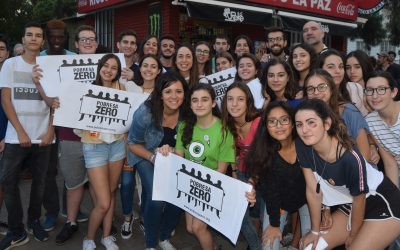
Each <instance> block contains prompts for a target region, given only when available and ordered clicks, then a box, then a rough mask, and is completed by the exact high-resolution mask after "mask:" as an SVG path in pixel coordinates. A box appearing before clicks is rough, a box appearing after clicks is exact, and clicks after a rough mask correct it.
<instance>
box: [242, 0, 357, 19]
mask: <svg viewBox="0 0 400 250" xmlns="http://www.w3.org/2000/svg"><path fill="white" fill-rule="evenodd" d="M245 1H247V2H253V3H258V4H262V5H267V6H270V7H280V8H277V9H278V11H279V10H292V11H297V12H307V13H312V14H317V15H321V16H327V17H334V18H335V19H338V18H339V19H347V20H351V21H355V20H356V19H357V7H358V5H357V2H358V0H273V1H271V0H245ZM278 13H279V12H278Z"/></svg>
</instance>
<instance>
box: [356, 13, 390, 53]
mask: <svg viewBox="0 0 400 250" xmlns="http://www.w3.org/2000/svg"><path fill="white" fill-rule="evenodd" d="M382 20H383V17H382V16H381V15H380V14H379V13H374V14H372V15H369V16H368V21H367V22H366V23H365V24H364V25H363V26H362V27H359V28H358V29H357V32H356V34H357V35H356V36H358V37H361V38H362V39H363V40H364V42H365V44H366V45H367V47H368V49H370V48H371V46H375V45H377V44H379V43H380V42H381V41H382V39H384V38H386V30H385V29H384V27H383V25H382Z"/></svg>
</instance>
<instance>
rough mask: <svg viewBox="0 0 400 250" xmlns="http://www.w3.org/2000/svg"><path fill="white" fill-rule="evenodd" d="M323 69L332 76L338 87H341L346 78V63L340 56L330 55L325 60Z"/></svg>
mask: <svg viewBox="0 0 400 250" xmlns="http://www.w3.org/2000/svg"><path fill="white" fill-rule="evenodd" d="M322 68H323V69H324V70H326V71H328V73H329V74H330V75H331V76H332V78H333V81H334V82H335V84H336V85H339V84H340V83H341V82H342V81H343V78H344V63H343V60H342V58H341V57H340V56H337V55H330V56H328V57H327V58H326V59H325V62H324V65H322Z"/></svg>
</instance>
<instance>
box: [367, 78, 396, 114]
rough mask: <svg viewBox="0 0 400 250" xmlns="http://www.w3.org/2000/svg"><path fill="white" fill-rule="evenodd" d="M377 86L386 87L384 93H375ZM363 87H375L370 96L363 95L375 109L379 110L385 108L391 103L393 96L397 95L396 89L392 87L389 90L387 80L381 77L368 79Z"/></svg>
mask: <svg viewBox="0 0 400 250" xmlns="http://www.w3.org/2000/svg"><path fill="white" fill-rule="evenodd" d="M377 88H381V89H383V88H387V89H386V90H385V91H386V92H385V94H383V95H379V94H378V93H377ZM365 89H367V90H368V89H375V91H374V92H373V94H372V95H371V96H368V95H365V96H366V99H367V102H368V104H369V105H370V106H371V107H372V108H373V109H374V110H376V111H378V112H379V111H381V110H384V109H386V108H387V107H388V106H389V105H390V104H392V103H393V102H394V101H393V98H394V97H395V96H396V95H397V92H398V89H397V88H394V89H393V90H391V89H390V88H389V83H388V81H387V80H386V79H385V78H383V77H373V78H370V79H368V81H367V83H366V84H365Z"/></svg>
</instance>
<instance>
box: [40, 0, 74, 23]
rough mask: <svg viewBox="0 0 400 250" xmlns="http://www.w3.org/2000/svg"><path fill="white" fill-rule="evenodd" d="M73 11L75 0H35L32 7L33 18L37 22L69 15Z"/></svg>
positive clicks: (72, 13)
mask: <svg viewBox="0 0 400 250" xmlns="http://www.w3.org/2000/svg"><path fill="white" fill-rule="evenodd" d="M75 13H76V0H37V1H36V4H35V5H34V7H33V18H34V19H35V20H36V21H39V22H47V21H48V20H50V19H53V18H64V17H70V16H73V15H74V14H75Z"/></svg>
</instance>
